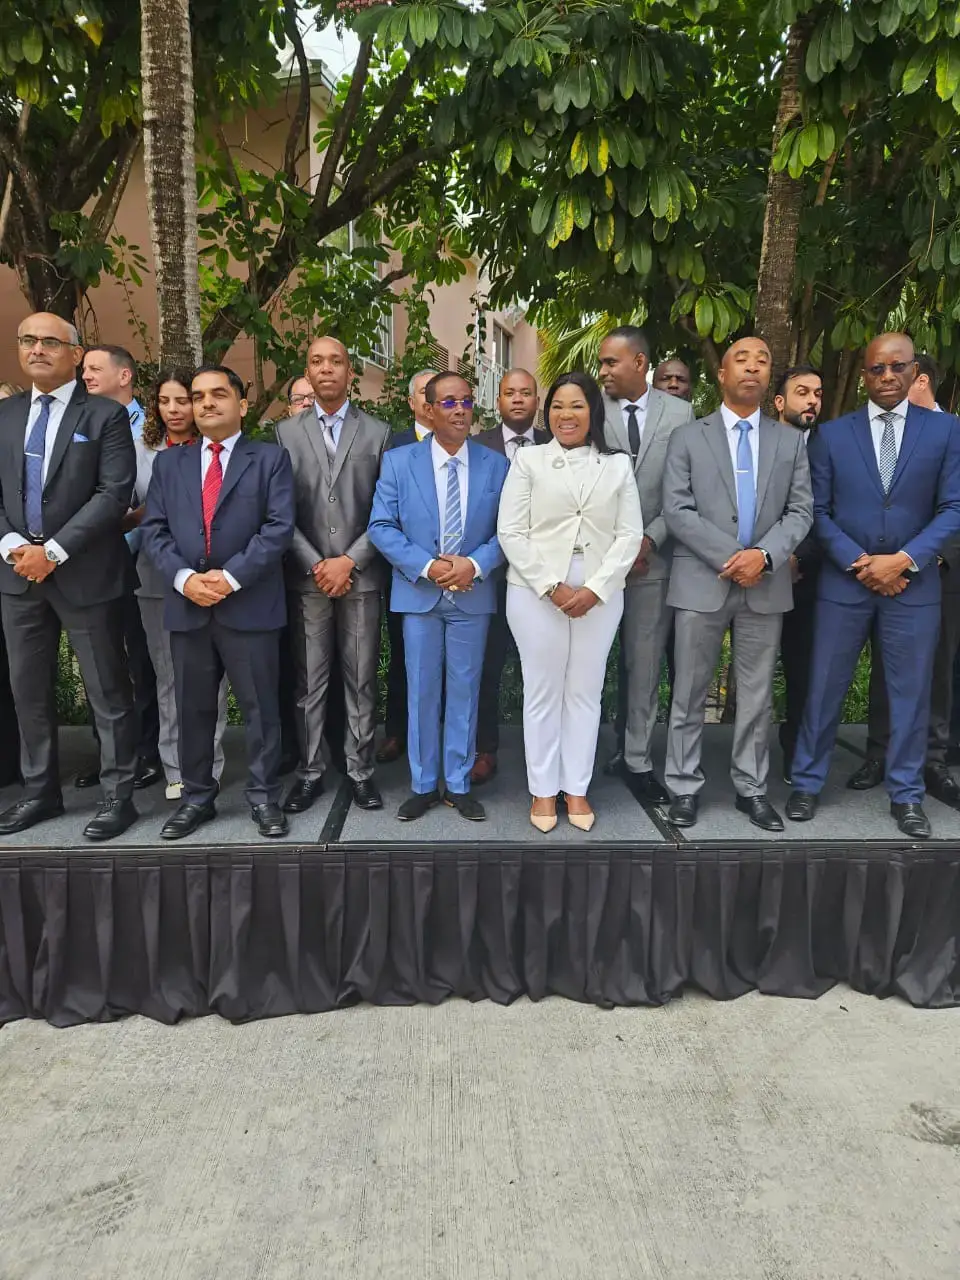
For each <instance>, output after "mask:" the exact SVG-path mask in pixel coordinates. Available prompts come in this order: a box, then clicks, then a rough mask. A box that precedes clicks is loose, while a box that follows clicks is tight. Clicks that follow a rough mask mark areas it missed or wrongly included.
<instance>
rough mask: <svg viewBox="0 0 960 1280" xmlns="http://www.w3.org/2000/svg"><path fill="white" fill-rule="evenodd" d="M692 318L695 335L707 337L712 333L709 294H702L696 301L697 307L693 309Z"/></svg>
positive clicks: (711, 303) (711, 310)
mask: <svg viewBox="0 0 960 1280" xmlns="http://www.w3.org/2000/svg"><path fill="white" fill-rule="evenodd" d="M693 318H694V320H695V321H696V325H697V333H698V334H699V335H700V337H701V338H707V337H709V336H710V334H711V332H712V331H713V299H712V298H711V297H710V296H709V294H706V293H702V294H701V295H700V297H699V298H698V299H697V305H696V306H695V307H694V309H693Z"/></svg>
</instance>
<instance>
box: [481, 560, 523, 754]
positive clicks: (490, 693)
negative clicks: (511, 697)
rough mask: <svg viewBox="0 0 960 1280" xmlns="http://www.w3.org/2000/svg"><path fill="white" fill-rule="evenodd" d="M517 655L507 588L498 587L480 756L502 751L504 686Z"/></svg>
mask: <svg viewBox="0 0 960 1280" xmlns="http://www.w3.org/2000/svg"><path fill="white" fill-rule="evenodd" d="M511 649H513V650H514V652H516V645H515V644H514V641H513V634H512V633H511V631H510V627H509V626H508V625H507V584H506V582H503V581H501V582H499V583H498V584H497V612H496V613H494V614H492V615H491V617H490V627H489V629H488V631H487V647H486V649H485V650H484V653H483V671H482V673H481V675H480V706H479V709H478V711H477V754H478V755H480V754H487V753H490V754H492V755H495V754H496V753H497V751H499V750H500V684H501V681H502V680H503V668H504V666H505V665H506V661H507V657H508V655H509V653H510V650H511Z"/></svg>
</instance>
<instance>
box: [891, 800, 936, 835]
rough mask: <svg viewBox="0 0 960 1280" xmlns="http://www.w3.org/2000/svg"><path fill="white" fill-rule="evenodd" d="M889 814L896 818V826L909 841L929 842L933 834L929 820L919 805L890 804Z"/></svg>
mask: <svg viewBox="0 0 960 1280" xmlns="http://www.w3.org/2000/svg"><path fill="white" fill-rule="evenodd" d="M890 813H891V815H892V816H893V817H894V818H896V820H897V826H898V827H899V828H900V830H901V831H902V832H903V834H904V835H905V836H909V837H910V839H911V840H929V839H930V837H931V835H932V834H933V832H932V831H931V830H930V819H929V818H928V817H927V815H926V814H925V813H924V812H923V806H922V805H919V804H891V805H890Z"/></svg>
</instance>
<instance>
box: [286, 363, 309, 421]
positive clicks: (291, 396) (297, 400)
mask: <svg viewBox="0 0 960 1280" xmlns="http://www.w3.org/2000/svg"><path fill="white" fill-rule="evenodd" d="M315 399H316V397H315V395H314V393H313V387H311V385H310V379H309V378H308V377H307V375H306V374H305V373H300V374H297V376H296V377H295V378H291V379H290V381H289V382H288V383H287V392H286V401H287V412H286V414H285V416H286V417H288V418H295V417H296V415H297V414H298V413H303V411H304V409H310V408H311V407H312V406H313V402H314V400H315Z"/></svg>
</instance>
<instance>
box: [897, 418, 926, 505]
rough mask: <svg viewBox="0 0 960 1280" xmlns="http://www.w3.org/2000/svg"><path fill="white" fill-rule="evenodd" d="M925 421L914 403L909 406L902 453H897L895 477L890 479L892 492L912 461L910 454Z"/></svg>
mask: <svg viewBox="0 0 960 1280" xmlns="http://www.w3.org/2000/svg"><path fill="white" fill-rule="evenodd" d="M925 421H926V419H925V417H924V415H923V414H922V413H919V412H918V411H917V410H916V409H915V408H914V406H913V405H909V406H908V407H907V418H906V421H905V422H904V424H903V439H902V440H901V442H900V453H899V454H898V455H897V465H896V468H895V469H894V472H893V479H892V480H891V481H890V492H891V493H892V492H893V490H894V487H895V486H896V484H897V481H898V480H899V479H900V477H901V476H902V475H903V471H904V468H905V467H906V465H907V463H908V462H909V461H910V455H911V453H913V451H914V449H915V448H916V444H917V441H918V440H919V438H920V433H921V431H922V430H923V427H924V423H925Z"/></svg>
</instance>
